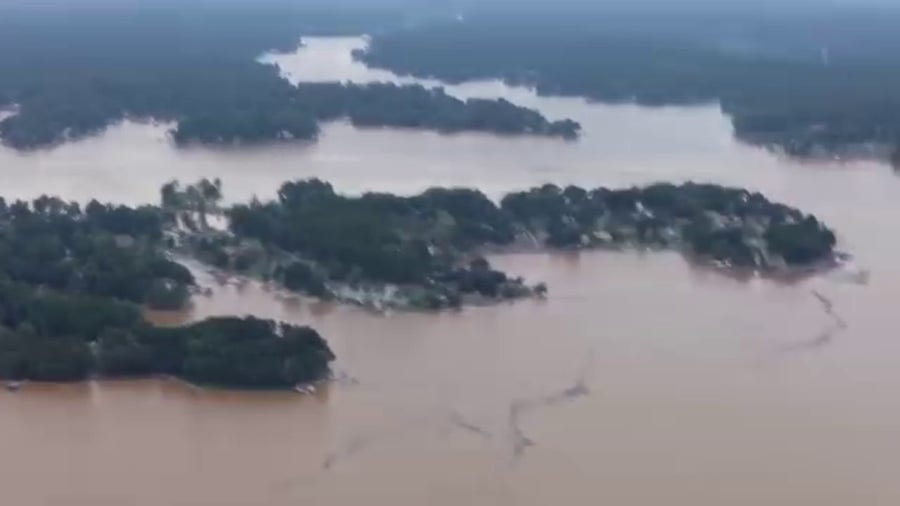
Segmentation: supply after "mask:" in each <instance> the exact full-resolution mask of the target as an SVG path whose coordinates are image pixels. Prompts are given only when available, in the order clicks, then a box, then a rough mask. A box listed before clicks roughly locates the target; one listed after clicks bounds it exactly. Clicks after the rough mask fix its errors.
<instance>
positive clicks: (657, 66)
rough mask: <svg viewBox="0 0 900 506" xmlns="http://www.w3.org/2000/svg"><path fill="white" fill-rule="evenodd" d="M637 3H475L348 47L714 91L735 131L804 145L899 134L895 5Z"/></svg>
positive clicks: (594, 83) (509, 75)
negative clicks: (458, 13)
mask: <svg viewBox="0 0 900 506" xmlns="http://www.w3.org/2000/svg"><path fill="white" fill-rule="evenodd" d="M629 3H630V2H629ZM634 3H635V4H636V5H635V6H634V7H628V6H627V5H625V3H624V2H623V3H622V5H617V3H616V2H580V3H578V2H566V3H564V4H563V5H557V4H556V3H554V4H553V5H552V6H551V5H550V4H544V5H540V4H539V3H533V5H531V6H528V7H519V8H516V9H515V10H511V9H491V8H490V7H489V5H490V2H485V3H484V6H479V5H473V6H470V7H471V8H470V9H469V10H468V12H467V15H466V19H465V22H462V23H461V22H456V21H454V22H446V23H431V24H420V25H416V26H414V27H411V28H408V29H405V30H394V31H385V32H381V33H379V34H377V35H376V36H375V37H374V39H373V42H372V44H371V48H370V49H369V50H368V51H367V52H360V53H358V54H357V56H358V57H359V58H361V59H363V60H364V61H365V62H366V63H368V64H371V65H376V66H379V67H384V68H389V69H391V70H394V71H396V72H398V73H403V74H413V75H417V76H421V77H432V76H433V77H438V78H441V79H444V80H447V81H454V82H458V81H462V80H470V79H489V78H502V79H505V80H507V81H508V82H511V83H515V84H524V85H528V86H533V87H535V88H536V89H537V91H538V92H539V93H542V94H547V95H570V96H582V97H586V98H589V99H593V100H600V101H604V102H613V103H621V102H628V103H630V102H636V103H639V104H644V105H651V106H655V105H669V104H698V103H719V104H721V106H722V108H723V110H724V111H725V112H726V113H728V114H729V115H730V116H731V117H732V118H733V123H734V128H735V132H736V135H737V136H738V137H739V138H741V139H743V140H746V141H749V142H753V143H759V144H764V145H767V146H772V147H778V148H779V149H782V150H784V151H786V152H788V153H790V154H794V155H800V156H806V155H810V154H814V153H815V152H817V150H822V151H826V152H827V151H833V152H838V153H839V152H841V150H843V149H850V148H855V147H859V145H860V144H863V143H877V144H888V145H891V146H894V147H897V146H898V145H900V144H898V140H900V70H898V67H897V66H896V65H894V64H893V61H894V59H895V50H894V49H895V48H896V47H898V44H900V36H898V32H897V30H896V29H894V28H893V27H895V26H896V25H897V23H898V22H900V9H896V8H874V7H871V6H866V5H861V6H852V5H849V4H846V5H843V6H816V7H815V8H812V6H811V5H810V6H807V8H799V7H797V6H796V3H795V2H782V4H784V5H777V6H776V5H775V4H774V3H773V4H771V5H768V6H767V8H766V9H756V10H754V9H741V8H739V7H738V6H737V5H739V4H740V3H738V2H719V3H720V4H722V5H713V4H716V3H715V2H705V3H704V4H703V9H692V8H690V6H685V5H681V4H678V5H677V6H673V7H667V6H665V5H663V3H660V4H659V5H654V8H653V9H646V8H645V9H641V8H640V5H641V4H642V2H634ZM770 11H771V12H770ZM850 76H852V77H850Z"/></svg>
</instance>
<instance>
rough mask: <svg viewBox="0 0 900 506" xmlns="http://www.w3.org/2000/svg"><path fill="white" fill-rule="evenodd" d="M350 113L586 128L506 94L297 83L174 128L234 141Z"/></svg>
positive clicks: (442, 125) (515, 128)
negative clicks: (265, 102) (271, 97)
mask: <svg viewBox="0 0 900 506" xmlns="http://www.w3.org/2000/svg"><path fill="white" fill-rule="evenodd" d="M344 118H346V119H349V120H350V122H351V123H352V124H353V125H355V126H358V127H401V128H420V129H428V130H436V131H439V132H444V133H455V132H463V131H478V132H492V133H498V134H506V135H526V134H527V135H541V136H551V137H562V138H565V139H575V138H577V137H578V134H579V130H580V129H581V126H580V125H579V124H578V123H577V122H575V121H572V120H561V121H554V122H551V121H548V120H547V118H545V117H544V116H543V115H541V114H540V113H538V112H537V111H535V110H533V109H527V108H524V107H519V106H517V105H515V104H512V103H510V102H509V101H507V100H503V99H498V100H486V99H469V100H466V101H463V100H460V99H458V98H455V97H452V96H450V95H447V93H446V92H444V90H443V89H441V88H434V89H428V88H424V87H422V86H419V85H407V86H398V85H395V84H390V83H383V84H382V83H375V84H367V85H354V84H350V83H344V84H342V83H308V84H300V85H299V86H298V87H297V89H296V90H293V89H292V90H287V91H285V93H284V97H283V99H282V100H280V101H273V102H272V103H271V104H270V106H266V107H260V108H249V109H238V110H234V109H215V110H210V111H207V112H205V113H203V114H198V115H196V116H191V117H188V118H185V119H182V120H180V121H179V122H178V125H177V127H176V128H175V129H174V130H173V131H172V135H173V138H174V139H175V141H176V142H177V143H178V144H189V143H193V142H196V143H203V144H235V143H257V142H265V141H283V140H293V139H305V140H312V139H315V138H316V137H317V136H318V133H319V123H318V122H319V121H327V120H335V119H344Z"/></svg>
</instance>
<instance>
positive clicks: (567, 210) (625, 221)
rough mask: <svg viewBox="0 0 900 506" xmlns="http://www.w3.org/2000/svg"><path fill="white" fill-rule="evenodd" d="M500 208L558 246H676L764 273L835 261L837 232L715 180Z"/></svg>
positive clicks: (542, 194) (552, 196) (518, 197)
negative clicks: (715, 183)
mask: <svg viewBox="0 0 900 506" xmlns="http://www.w3.org/2000/svg"><path fill="white" fill-rule="evenodd" d="M501 205H502V208H503V209H504V210H505V211H507V212H508V213H509V214H510V215H511V216H513V217H514V219H515V220H516V221H517V222H518V223H522V224H523V225H524V227H525V228H526V229H528V230H531V231H532V232H534V233H536V234H537V235H539V236H540V237H542V238H544V240H545V242H546V244H547V245H549V246H553V247H560V248H587V247H608V246H632V247H634V246H639V247H650V248H667V249H677V250H681V251H683V252H685V253H687V254H689V255H691V256H696V257H698V258H700V259H704V260H713V261H717V262H720V263H722V264H724V265H726V266H729V267H739V268H755V269H761V270H765V271H771V270H779V269H783V268H796V267H807V266H814V265H816V264H817V263H822V262H829V261H831V260H833V258H834V246H835V243H836V239H835V235H834V233H833V232H832V231H831V229H829V228H828V227H827V226H825V225H824V224H823V223H821V222H820V221H819V220H817V219H816V218H815V217H814V216H812V215H808V214H804V213H803V212H801V211H799V210H797V209H794V208H792V207H789V206H785V205H783V204H778V203H774V202H770V201H769V200H768V199H766V198H765V197H764V196H763V195H761V194H759V193H753V192H749V191H747V190H741V189H736V188H728V187H723V186H719V185H713V184H696V183H686V184H682V185H673V184H666V183H660V184H654V185H650V186H646V187H643V188H628V189H621V190H610V189H607V188H597V189H593V190H586V189H583V188H579V187H577V186H569V187H566V188H560V187H557V186H554V185H545V186H542V187H540V188H533V189H531V190H528V191H525V192H520V193H512V194H509V195H507V196H506V197H504V198H503V201H502V204H501Z"/></svg>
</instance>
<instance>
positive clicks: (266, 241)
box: [194, 179, 836, 307]
mask: <svg viewBox="0 0 900 506" xmlns="http://www.w3.org/2000/svg"><path fill="white" fill-rule="evenodd" d="M227 213H228V217H229V222H230V229H231V232H232V233H233V236H231V237H230V238H224V237H219V238H215V237H211V236H209V235H208V234H205V235H202V236H201V237H200V239H199V240H195V241H194V252H195V253H196V254H197V255H198V256H200V257H201V258H202V259H204V260H206V261H208V262H211V263H213V264H215V265H217V266H219V267H222V268H227V269H234V270H238V271H243V272H253V273H256V274H258V275H262V276H264V277H267V278H272V279H276V280H278V281H280V282H281V283H283V284H284V285H285V286H287V287H288V288H289V289H292V290H296V291H301V292H306V293H309V294H312V295H315V296H319V297H323V296H324V297H327V296H330V295H333V294H334V292H335V288H336V287H340V286H345V285H349V286H357V285H360V284H364V283H376V284H392V285H401V286H402V285H407V286H416V287H420V288H422V289H424V290H426V292H427V296H425V299H427V303H426V304H425V305H426V306H427V307H433V306H436V307H444V306H452V305H458V304H459V303H461V302H462V301H463V300H464V298H465V297H466V296H467V295H469V294H473V293H477V294H479V295H481V296H485V297H490V298H515V297H521V296H525V295H530V294H533V293H535V291H534V289H530V290H529V289H526V286H525V285H524V284H523V282H522V281H521V280H520V279H517V278H511V277H509V276H508V275H506V274H504V273H501V272H498V271H495V270H493V269H491V268H490V266H489V264H488V263H487V262H486V261H484V260H483V259H481V258H480V257H479V253H480V252H482V251H484V250H485V249H486V248H487V249H498V250H501V251H502V250H503V249H510V248H513V247H516V248H521V247H532V248H533V247H535V243H536V242H537V246H538V247H546V248H598V247H606V248H609V247H616V248H622V247H639V248H667V249H675V250H678V251H682V252H684V253H685V254H687V255H690V256H691V257H696V258H699V259H702V260H709V261H716V262H719V263H721V264H722V265H725V266H729V267H736V268H738V267H739V268H753V269H757V270H761V271H766V272H778V271H783V270H788V269H794V268H798V267H810V266H815V265H818V264H822V263H827V262H829V261H831V260H833V258H834V246H835V243H836V239H835V235H834V233H833V232H832V231H831V230H830V229H829V228H827V227H826V226H825V225H824V224H822V223H820V222H819V221H818V220H817V219H816V218H815V217H813V216H810V215H807V214H804V213H802V212H801V211H799V210H797V209H794V208H791V207H788V206H785V205H782V204H778V203H773V202H770V201H769V200H767V199H766V198H765V197H764V196H762V195H760V194H759V193H752V192H748V191H745V190H740V189H734V188H727V187H722V186H718V185H709V184H694V183H688V184H683V185H671V184H655V185H650V186H647V187H643V188H629V189H615V190H614V189H607V188H596V189H590V190H589V189H583V188H579V187H576V186H569V187H566V188H559V187H557V186H553V185H546V186H543V187H538V188H533V189H531V190H528V191H525V192H518V193H511V194H508V195H507V196H506V197H504V198H503V199H502V201H501V203H500V205H499V206H498V205H496V204H494V203H493V202H492V201H491V200H490V199H488V198H487V197H486V196H485V195H484V194H482V193H480V192H478V191H476V190H468V189H447V188H434V189H430V190H428V191H426V192H423V193H422V194H419V195H415V196H411V197H401V196H395V195H389V194H381V193H368V194H364V195H362V196H359V197H350V196H345V195H340V194H337V193H336V192H335V191H334V189H333V188H332V187H331V185H329V184H328V183H325V182H322V181H319V180H316V179H313V180H305V181H297V182H291V183H286V184H285V185H283V186H282V187H281V189H280V190H279V192H278V199H277V200H276V201H271V202H257V201H254V202H252V203H250V204H242V205H237V206H234V207H232V208H231V209H229V210H227ZM273 259H275V260H273ZM541 289H543V288H541ZM420 302H423V303H424V302H426V301H420Z"/></svg>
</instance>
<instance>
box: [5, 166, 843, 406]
mask: <svg viewBox="0 0 900 506" xmlns="http://www.w3.org/2000/svg"><path fill="white" fill-rule="evenodd" d="M161 195H162V204H161V205H159V206H142V207H137V208H130V207H126V206H118V205H108V204H101V203H99V202H97V201H92V202H90V203H88V204H87V205H86V206H84V207H83V208H82V206H80V205H78V204H75V203H70V202H65V201H62V200H60V199H57V198H53V197H40V198H38V199H35V200H34V201H32V202H22V201H16V202H12V203H7V202H6V201H4V200H0V378H4V379H9V380H17V381H18V380H48V381H70V380H81V379H85V378H88V377H92V376H99V377H117V376H134V375H150V374H168V375H174V376H178V377H182V378H185V379H187V380H190V381H192V382H196V383H200V384H214V385H222V386H229V387H253V388H280V387H290V386H293V385H295V384H298V383H305V382H313V381H317V380H320V379H323V378H326V377H327V376H328V374H329V368H328V364H329V362H330V361H331V360H333V359H334V355H333V354H332V352H331V350H330V349H329V347H328V345H327V343H326V342H325V341H324V340H323V339H322V337H321V336H320V335H319V334H318V333H317V332H316V331H315V330H313V329H310V328H308V327H301V326H294V325H288V324H283V323H277V322H273V321H268V320H259V319H256V318H252V317H246V318H238V317H223V318H213V319H209V320H205V321H201V322H197V323H194V324H191V325H187V326H182V327H176V328H159V327H155V326H153V325H151V324H149V323H148V322H146V321H145V320H144V318H143V312H142V307H151V308H163V309H178V308H181V307H184V306H185V305H186V304H188V303H189V297H190V293H191V292H192V290H193V287H194V284H195V281H194V277H193V275H192V274H191V272H190V271H189V270H188V269H186V268H185V267H183V266H182V265H180V264H178V263H177V262H175V261H173V260H172V259H171V258H172V257H171V256H170V255H172V254H174V253H177V254H180V255H184V254H190V255H192V256H194V257H195V258H197V259H199V260H201V261H203V262H206V263H208V264H210V265H212V266H214V267H215V268H218V269H222V270H225V271H228V272H237V273H242V274H245V275H252V276H256V277H259V278H264V279H267V280H273V281H276V282H277V283H280V284H281V285H282V286H284V287H285V288H286V289H288V290H291V291H295V292H300V293H304V294H307V295H310V296H314V297H319V298H331V299H337V300H339V301H352V302H356V303H361V304H366V305H371V306H375V307H380V308H385V307H396V308H401V309H431V310H434V309H442V308H450V307H458V306H461V305H464V304H473V303H487V302H496V301H502V300H512V299H517V298H522V297H529V296H534V295H543V294H544V293H545V292H546V287H545V286H543V285H542V284H538V285H528V284H527V283H526V282H525V280H523V279H522V278H519V277H514V276H511V275H509V274H507V273H504V272H502V271H499V270H497V269H494V268H493V267H491V265H490V263H489V262H488V261H487V260H485V258H484V257H483V256H482V254H483V253H484V252H485V251H488V250H490V251H499V252H502V251H517V250H521V249H523V248H527V249H530V250H552V249H583V248H654V249H656V248H659V249H672V250H677V251H681V252H682V253H684V254H685V255H687V256H689V257H691V258H697V259H701V260H703V261H710V262H715V263H716V264H718V265H719V266H721V267H723V268H740V269H753V270H756V271H760V272H763V273H779V272H788V271H790V270H792V269H810V268H814V267H817V266H820V265H828V264H829V263H830V262H832V261H834V259H835V253H834V246H835V236H834V234H833V233H832V231H831V230H830V229H828V228H827V227H826V226H825V225H824V224H822V223H821V222H819V221H818V220H817V219H816V218H815V217H813V216H810V215H807V214H804V213H802V212H801V211H799V210H797V209H794V208H791V207H788V206H785V205H782V204H778V203H773V202H770V201H769V200H767V199H766V198H765V197H763V196H762V195H760V194H758V193H752V192H748V191H746V190H740V189H734V188H726V187H721V186H717V185H711V184H694V183H686V184H682V185H672V184H654V185H650V186H646V187H641V188H625V189H607V188H596V189H590V190H588V189H583V188H579V187H576V186H568V187H565V188H560V187H557V186H553V185H545V186H542V187H537V188H532V189H530V190H527V191H523V192H515V193H510V194H508V195H506V196H505V197H504V198H503V199H502V200H501V201H500V202H499V204H497V203H494V202H493V201H491V200H490V199H489V198H488V197H486V196H485V195H484V194H482V193H481V192H479V191H477V190H471V189H462V188H432V189H429V190H427V191H425V192H422V193H421V194H418V195H413V196H397V195H391V194H385V193H366V194H364V195H361V196H347V195H342V194H339V193H337V192H335V190H334V189H333V188H332V187H331V185H330V184H328V183H326V182H323V181H320V180H317V179H310V180H302V181H294V182H288V183H285V184H284V185H283V186H282V187H281V188H280V189H279V191H278V196H277V199H275V200H273V201H270V202H260V201H257V200H253V201H252V202H249V203H245V204H237V205H233V206H230V207H222V206H221V199H222V187H221V183H220V182H218V181H208V180H203V181H200V182H199V183H197V184H192V185H186V186H181V185H179V184H177V183H174V182H173V183H170V184H167V185H165V186H164V187H163V188H162V191H161ZM211 213H224V215H225V216H226V217H227V228H225V229H222V228H216V227H213V226H212V225H211V224H210V222H211V221H212V220H210V219H209V216H208V215H210V214H211Z"/></svg>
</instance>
